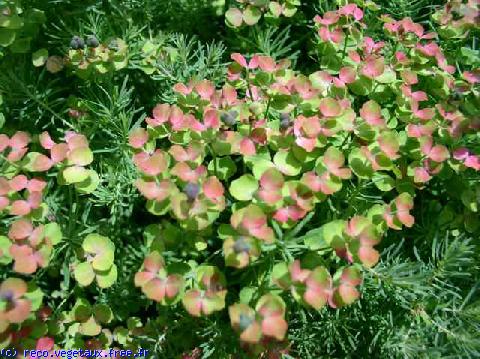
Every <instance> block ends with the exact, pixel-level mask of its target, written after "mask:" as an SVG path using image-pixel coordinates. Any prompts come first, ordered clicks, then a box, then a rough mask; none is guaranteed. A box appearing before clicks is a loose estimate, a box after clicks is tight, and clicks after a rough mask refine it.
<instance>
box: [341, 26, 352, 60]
mask: <svg viewBox="0 0 480 359" xmlns="http://www.w3.org/2000/svg"><path fill="white" fill-rule="evenodd" d="M349 37H350V33H349V32H347V36H346V37H345V44H344V45H343V51H342V60H343V59H345V55H346V53H347V44H348V38H349Z"/></svg>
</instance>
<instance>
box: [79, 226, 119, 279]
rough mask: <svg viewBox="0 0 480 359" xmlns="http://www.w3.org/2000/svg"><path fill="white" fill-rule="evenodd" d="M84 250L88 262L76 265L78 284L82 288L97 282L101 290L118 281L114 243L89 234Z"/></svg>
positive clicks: (83, 246)
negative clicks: (114, 261)
mask: <svg viewBox="0 0 480 359" xmlns="http://www.w3.org/2000/svg"><path fill="white" fill-rule="evenodd" d="M82 249H83V252H84V258H86V261H85V262H81V263H78V264H76V265H75V271H74V275H75V279H76V280H77V282H78V283H79V284H80V285H81V286H88V285H90V284H91V283H92V282H93V281H94V280H96V282H97V285H98V286H99V287H100V288H108V287H110V286H112V285H113V284H114V283H115V282H116V280H117V266H116V265H115V264H114V263H113V260H114V254H115V246H114V244H113V242H112V241H111V240H110V239H108V238H107V237H103V236H101V235H99V234H89V235H88V236H87V237H85V239H84V241H83V244H82Z"/></svg>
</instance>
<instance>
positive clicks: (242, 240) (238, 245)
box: [233, 237, 251, 253]
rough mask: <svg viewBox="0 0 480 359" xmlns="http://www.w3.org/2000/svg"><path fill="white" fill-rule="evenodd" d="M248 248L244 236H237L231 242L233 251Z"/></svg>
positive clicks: (248, 245)
mask: <svg viewBox="0 0 480 359" xmlns="http://www.w3.org/2000/svg"><path fill="white" fill-rule="evenodd" d="M250 249H251V246H250V243H248V241H247V240H246V238H245V237H239V238H238V239H237V240H236V241H235V243H234V244H233V250H234V251H235V253H242V252H248V251H249V250H250Z"/></svg>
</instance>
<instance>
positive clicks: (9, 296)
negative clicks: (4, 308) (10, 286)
mask: <svg viewBox="0 0 480 359" xmlns="http://www.w3.org/2000/svg"><path fill="white" fill-rule="evenodd" d="M13 298H14V296H13V292H12V291H11V290H7V291H5V292H4V293H2V295H1V296H0V299H3V300H4V301H6V302H7V303H11V302H13Z"/></svg>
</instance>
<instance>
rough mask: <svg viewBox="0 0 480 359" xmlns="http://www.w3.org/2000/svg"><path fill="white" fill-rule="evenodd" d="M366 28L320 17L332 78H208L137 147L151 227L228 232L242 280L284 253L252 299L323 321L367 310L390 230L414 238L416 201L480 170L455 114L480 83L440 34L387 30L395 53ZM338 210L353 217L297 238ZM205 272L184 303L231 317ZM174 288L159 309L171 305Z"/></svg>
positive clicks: (262, 74)
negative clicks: (368, 282) (334, 311)
mask: <svg viewBox="0 0 480 359" xmlns="http://www.w3.org/2000/svg"><path fill="white" fill-rule="evenodd" d="M363 16H364V12H363V10H362V9H361V8H360V7H358V6H357V5H355V4H348V5H346V6H343V7H342V8H340V9H339V10H338V11H332V12H327V13H325V14H324V15H323V16H317V17H316V18H315V19H314V21H315V23H316V27H317V32H318V50H319V53H320V54H322V56H323V57H322V61H323V63H322V65H323V66H322V67H323V68H324V70H321V71H317V72H314V73H312V74H310V75H309V76H305V75H303V74H300V73H298V72H296V71H294V70H292V69H290V64H289V62H288V61H286V60H284V61H279V62H277V61H274V59H272V58H271V57H268V56H264V55H260V54H256V55H253V56H251V57H249V58H247V57H245V56H243V55H241V54H238V53H235V54H232V55H231V58H232V60H233V61H232V63H231V64H230V66H229V67H228V73H227V78H226V83H225V84H224V85H223V86H222V87H221V88H219V89H218V88H216V87H215V86H214V84H213V83H212V82H210V81H209V80H201V81H191V82H190V83H188V84H183V83H179V84H177V85H175V87H174V90H175V91H176V92H177V94H178V101H177V103H176V104H173V105H170V104H159V105H157V106H156V107H155V108H154V110H153V114H152V116H151V117H148V118H146V124H147V127H146V128H137V129H135V130H134V131H133V132H132V134H131V136H130V145H131V146H132V148H133V149H134V151H135V155H134V162H135V164H136V166H137V167H138V169H139V172H140V173H141V178H139V179H138V180H137V182H136V186H137V188H138V189H139V190H140V192H141V193H142V194H143V195H144V196H145V197H146V198H147V200H148V201H147V209H148V210H149V211H150V212H151V213H153V214H156V215H162V216H163V215H170V216H171V217H172V218H173V219H175V220H176V221H177V223H178V225H179V226H180V227H181V228H183V229H184V230H188V231H197V232H198V233H199V235H207V234H206V233H211V229H216V230H217V232H218V237H219V238H221V239H222V240H223V241H224V243H223V247H222V248H223V254H224V256H225V264H226V266H229V267H234V269H231V270H234V271H241V270H244V271H245V270H248V268H249V266H251V265H254V264H255V262H257V261H259V262H262V260H263V259H264V258H270V259H271V258H272V257H271V256H270V253H271V252H272V250H275V251H276V253H278V254H279V257H283V258H285V259H284V262H281V261H279V260H277V259H274V261H277V262H278V263H277V265H276V266H274V267H273V268H272V267H270V268H269V269H264V272H263V273H261V276H259V278H258V283H254V286H258V287H259V288H262V285H261V284H262V283H263V281H264V278H267V279H271V281H272V282H273V284H276V285H277V286H279V287H280V288H282V289H289V290H290V292H291V293H292V295H293V297H294V298H295V299H296V300H297V301H299V302H300V303H301V304H303V305H306V306H310V307H313V308H315V309H320V308H322V307H323V306H325V305H327V304H328V305H329V306H330V307H333V308H336V307H340V306H343V305H348V304H351V303H353V302H354V301H355V300H356V299H357V298H358V297H359V296H360V291H359V289H358V286H359V285H360V284H361V283H362V275H361V268H362V266H364V267H373V266H375V264H376V263H377V262H378V261H379V258H380V254H379V252H378V251H377V249H375V246H377V245H378V244H379V243H380V240H381V238H382V236H383V235H384V234H385V233H386V231H387V230H388V229H389V228H390V229H393V230H401V229H402V228H403V227H404V226H405V227H411V226H413V225H414V222H415V218H414V217H413V215H412V213H411V210H412V209H413V206H414V198H415V193H416V192H417V191H419V190H422V189H424V188H426V187H427V186H429V182H430V181H431V179H432V178H433V177H434V176H437V175H442V176H443V177H445V176H447V177H448V176H451V175H452V174H453V173H455V172H456V173H460V172H462V171H471V170H479V169H480V167H479V166H478V155H477V154H475V153H474V152H473V149H471V148H468V147H465V145H464V143H468V142H469V141H468V140H469V138H470V137H469V136H472V135H473V133H474V131H475V129H476V128H478V111H477V113H476V114H474V116H471V114H464V113H463V112H462V109H460V108H459V107H458V106H455V104H452V102H451V101H450V96H451V94H452V93H453V92H454V91H456V89H458V88H461V90H462V93H463V94H464V96H466V98H467V99H468V98H471V97H475V96H478V84H477V83H478V81H476V80H475V77H474V76H471V74H470V73H468V74H467V75H466V76H465V74H456V72H455V68H454V67H453V66H452V65H450V64H449V63H448V61H447V59H446V57H445V55H444V54H443V51H442V49H441V47H440V46H439V45H438V44H437V43H436V42H435V40H434V39H435V35H434V34H432V33H426V32H425V31H424V29H423V27H422V26H421V25H419V24H415V23H414V22H413V21H412V20H411V19H403V20H401V21H394V20H393V19H390V18H388V17H383V18H382V19H383V20H384V21H385V34H386V36H387V37H388V38H391V39H392V41H391V42H390V41H388V42H375V41H374V40H373V39H372V38H369V37H367V36H364V34H363V31H364V29H365V24H364V23H363ZM468 101H469V100H468ZM475 116H476V117H475ZM157 140H162V141H163V142H162V148H161V149H160V148H157V144H158V143H160V141H157ZM365 186H371V187H372V188H376V191H377V194H378V196H379V197H380V198H382V199H383V203H377V204H375V205H371V207H370V208H363V209H362V208H361V207H359V208H358V209H357V208H356V206H355V205H354V204H352V203H349V202H348V201H347V200H345V196H344V194H345V193H352V192H353V193H358V192H359V191H361V190H362V188H364V187H365ZM348 189H352V191H351V192H350V191H347V190H348ZM324 204H328V206H329V207H330V208H332V204H337V205H345V206H346V207H345V208H347V207H348V210H346V211H344V212H343V211H338V210H337V212H336V213H334V215H333V218H334V220H332V221H325V223H323V225H321V227H320V228H317V229H312V230H311V231H309V232H307V233H306V234H305V235H303V236H300V237H299V236H298V233H299V231H301V229H302V228H303V227H304V226H305V225H306V224H307V223H308V221H309V220H311V219H312V218H314V217H315V216H316V214H317V213H318V212H317V210H318V208H320V207H322V206H324ZM323 208H325V207H323ZM222 212H227V213H228V214H229V215H227V216H224V215H222ZM226 218H230V223H229V224H228V223H225V219H226ZM316 219H317V218H316ZM208 231H210V232H208ZM292 242H293V243H292ZM298 242H303V243H304V244H305V247H304V248H303V249H301V250H300V252H299V251H298V250H297V251H296V252H295V253H299V256H297V257H294V256H293V254H292V252H290V250H289V246H294V247H293V248H298ZM295 246H297V247H295ZM272 248H273V249H272ZM262 252H265V253H262ZM304 256H305V257H307V258H308V259H309V260H308V261H305V266H304V261H302V260H301V258H300V257H304ZM312 258H314V260H313V262H312ZM199 268H202V273H203V274H202V275H201V276H200V277H201V278H200V279H197V281H196V283H188V281H187V283H186V286H187V288H189V287H191V289H187V291H186V293H185V295H184V297H183V303H184V305H185V307H186V309H187V310H188V311H189V312H190V313H191V314H192V315H195V316H199V315H209V314H210V313H212V312H213V311H215V310H220V309H222V308H223V307H224V305H225V303H224V298H225V293H226V290H228V286H227V283H226V282H225V281H224V280H222V279H221V278H223V275H221V273H220V272H219V270H218V269H217V268H215V269H212V268H214V267H211V266H208V265H206V264H204V265H203V266H200V267H199ZM205 268H210V269H209V271H210V272H212V273H214V272H215V273H217V274H216V276H217V277H218V280H217V281H215V283H216V284H215V285H214V286H212V281H211V280H208V281H207V282H208V284H207V283H205V280H206V278H207V279H208V278H210V276H208V277H205V273H204V271H205ZM154 269H155V270H154V272H156V269H157V267H155V268H154ZM331 273H335V274H333V275H332V274H331ZM139 275H140V274H139ZM212 275H213V274H212ZM161 278H163V279H159V280H160V281H165V280H166V279H165V276H163V277H162V276H161ZM167 278H168V277H167ZM162 283H164V282H162ZM202 283H203V284H202ZM138 285H139V286H142V289H143V290H144V292H145V288H144V284H142V283H140V282H139V283H138ZM163 285H164V284H162V286H160V287H159V288H160V289H159V291H160V292H159V293H160V294H162V295H160V294H159V295H158V296H157V295H156V296H155V299H156V300H159V301H163V300H164V298H165V295H164V294H165V293H167V291H166V289H164V287H163ZM172 294H173V292H172ZM263 294H265V293H263V292H262V293H259V296H261V295H263ZM175 295H176V291H175ZM147 296H148V294H147ZM150 297H151V296H150ZM244 304H245V303H244ZM245 305H246V304H245ZM233 308H234V309H231V310H230V312H231V313H230V314H231V319H232V325H233V326H234V327H235V328H237V329H239V328H240V332H241V339H242V340H244V341H247V342H258V340H260V338H261V336H262V333H263V335H267V336H268V335H270V336H272V337H274V338H277V339H281V338H283V332H282V333H280V332H279V333H273V332H269V331H268V330H267V331H266V332H265V331H263V332H261V331H259V330H253V329H252V328H253V327H255V326H256V325H257V326H258V325H260V324H259V322H258V321H257V319H258V318H257V315H256V314H255V315H254V311H253V309H251V308H249V307H248V305H246V306H243V307H242V308H240V307H233ZM239 312H245V313H246V314H245V315H246V316H247V317H248V321H247V320H246V319H245V318H246V317H245V315H244V317H243V321H242V320H241V319H239V318H240V317H239V315H240V314H239ZM280 314H281V316H282V317H283V314H284V312H283V311H281V313H280ZM255 318H257V319H255ZM259 318H261V316H260V317H259ZM258 320H260V319H258ZM247 322H248V325H247ZM241 323H243V324H241Z"/></svg>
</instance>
